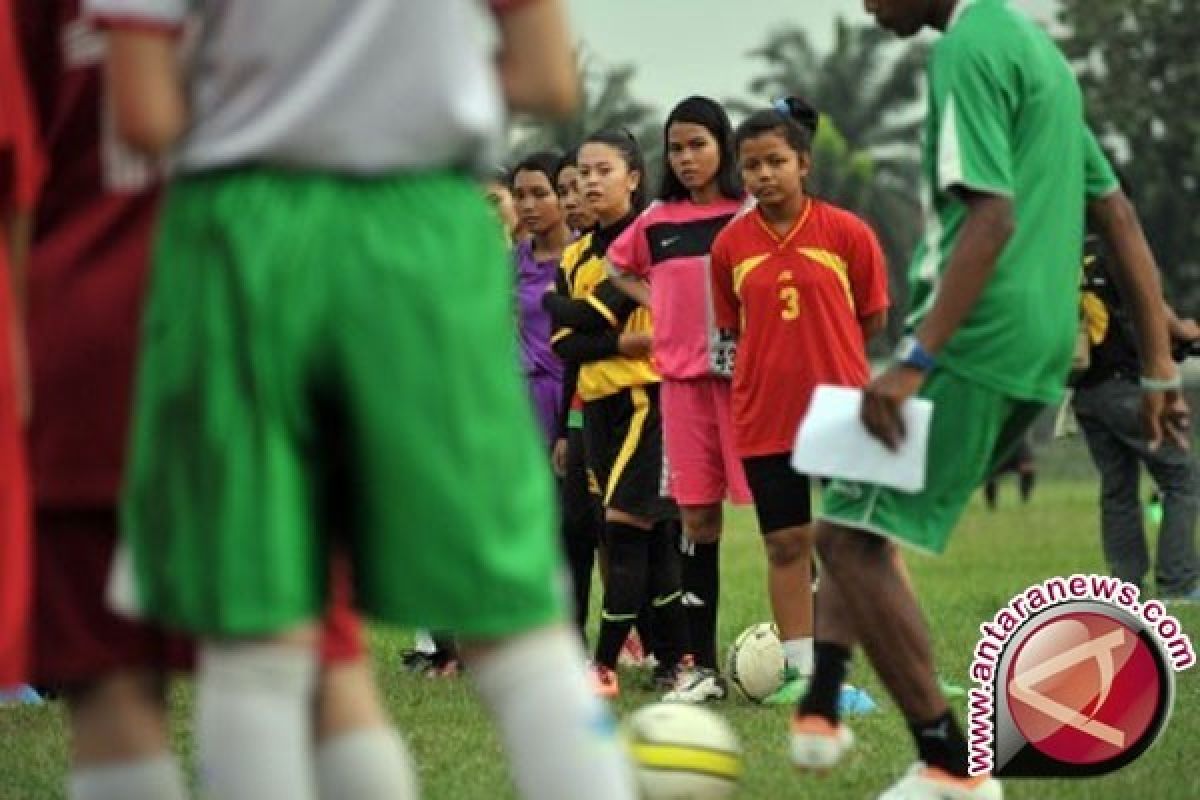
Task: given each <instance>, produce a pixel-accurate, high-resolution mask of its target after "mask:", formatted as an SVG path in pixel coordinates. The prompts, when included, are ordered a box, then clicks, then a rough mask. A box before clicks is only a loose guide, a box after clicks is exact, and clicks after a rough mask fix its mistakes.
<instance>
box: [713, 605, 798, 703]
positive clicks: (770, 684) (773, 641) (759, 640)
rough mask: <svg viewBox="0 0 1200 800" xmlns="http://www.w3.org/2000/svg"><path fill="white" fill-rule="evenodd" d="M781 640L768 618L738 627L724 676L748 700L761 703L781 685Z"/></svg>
mask: <svg viewBox="0 0 1200 800" xmlns="http://www.w3.org/2000/svg"><path fill="white" fill-rule="evenodd" d="M784 664H785V662H784V658H783V642H781V641H779V631H778V630H776V628H775V626H774V625H773V624H771V623H770V622H760V623H758V624H757V625H751V626H750V627H749V628H747V629H746V630H744V631H742V633H741V635H739V636H738V637H737V639H736V640H734V642H733V646H732V647H730V648H729V656H728V658H726V660H725V676H726V677H727V678H728V679H729V682H730V683H732V684H733V685H734V686H736V687H737V690H738V691H739V692H741V693H742V694H743V695H745V697H746V698H747V699H749V700H753V701H754V702H756V703H761V702H762V701H763V700H764V699H766V698H767V696H769V695H770V694H771V693H772V692H774V691H775V690H776V689H778V688H779V687H780V686H782V685H783V668H784Z"/></svg>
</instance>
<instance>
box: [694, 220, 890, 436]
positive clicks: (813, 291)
mask: <svg viewBox="0 0 1200 800" xmlns="http://www.w3.org/2000/svg"><path fill="white" fill-rule="evenodd" d="M712 282H713V293H712V294H713V311H714V313H715V315H716V323H717V327H718V328H722V329H727V330H732V331H736V332H737V333H738V350H737V358H736V361H735V365H734V372H733V397H732V406H733V424H734V437H735V440H736V442H737V449H738V454H739V455H741V456H742V457H749V456H762V455H772V454H778V453H788V452H791V449H792V445H793V444H794V441H795V437H796V429H797V428H798V427H799V425H800V420H801V419H803V418H804V414H805V412H806V411H807V410H808V403H809V400H810V399H811V397H812V393H813V389H815V388H816V387H817V386H818V385H819V384H834V385H838V386H863V385H865V384H866V383H867V380H868V379H869V378H870V366H869V365H868V363H867V355H866V347H865V344H864V342H863V334H862V327H861V322H862V321H863V320H865V319H866V318H867V317H870V316H872V315H874V314H877V313H879V312H880V311H883V310H884V309H886V308H887V307H888V305H889V300H888V289H887V265H886V263H885V260H884V257H883V251H882V249H881V248H880V246H879V240H878V239H877V238H876V237H875V234H874V232H872V230H871V229H870V227H868V225H867V224H866V223H865V222H863V221H862V220H861V219H859V218H858V217H856V216H855V215H853V214H851V213H850V212H848V211H844V210H842V209H840V208H837V207H836V206H832V205H829V204H828V203H823V202H821V201H819V200H810V201H809V203H808V205H807V206H806V208H805V210H804V211H803V212H802V213H801V215H800V218H799V219H798V220H797V221H796V224H795V225H794V226H793V228H792V230H791V231H790V232H789V233H788V234H787V236H782V237H781V236H779V235H778V234H777V233H775V231H773V230H772V229H771V227H770V226H769V225H768V224H767V221H766V220H765V219H764V218H763V216H762V214H761V213H760V212H759V210H758V209H757V208H755V209H752V210H750V211H747V212H746V213H744V214H742V215H741V216H739V217H738V218H737V219H735V220H733V221H732V222H730V223H729V225H728V226H727V227H726V228H725V230H723V231H722V232H721V233H720V234H719V235H718V236H717V239H716V241H715V242H714V243H713V250H712Z"/></svg>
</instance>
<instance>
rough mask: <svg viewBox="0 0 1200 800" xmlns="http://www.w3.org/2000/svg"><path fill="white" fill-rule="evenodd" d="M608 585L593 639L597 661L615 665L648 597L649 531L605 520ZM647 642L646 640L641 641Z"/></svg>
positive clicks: (650, 536)
mask: <svg viewBox="0 0 1200 800" xmlns="http://www.w3.org/2000/svg"><path fill="white" fill-rule="evenodd" d="M605 538H606V541H607V543H608V584H607V585H606V586H605V587H604V610H603V612H602V613H601V615H600V635H599V637H598V638H597V641H596V663H598V664H602V665H604V666H606V667H609V668H610V669H612V668H615V667H616V666H617V656H618V655H619V654H620V652H621V645H623V644H625V639H626V637H628V636H629V631H630V629H631V628H632V627H633V623H634V621H636V620H637V618H638V612H639V611H640V610H641V608H642V605H643V603H646V600H647V594H648V592H647V586H648V583H647V581H648V578H649V566H650V543H651V538H652V533H651V532H650V531H645V530H642V529H641V528H637V527H634V526H633V525H626V524H625V523H623V522H607V523H605ZM643 644H646V642H643Z"/></svg>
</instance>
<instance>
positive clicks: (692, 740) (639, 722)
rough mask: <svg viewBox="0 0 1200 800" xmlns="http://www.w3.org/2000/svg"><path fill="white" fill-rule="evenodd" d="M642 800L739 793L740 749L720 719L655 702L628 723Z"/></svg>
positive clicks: (702, 799)
mask: <svg viewBox="0 0 1200 800" xmlns="http://www.w3.org/2000/svg"><path fill="white" fill-rule="evenodd" d="M625 732H626V738H627V740H628V742H629V749H630V752H631V753H632V755H633V761H634V765H635V766H636V768H637V780H638V788H639V789H640V790H641V794H642V797H643V798H644V800H725V798H728V797H732V796H733V794H734V792H735V791H737V784H738V779H739V778H740V777H741V774H742V747H741V745H740V744H739V743H738V739H737V735H736V734H735V733H734V732H733V728H731V727H729V723H727V722H726V721H725V720H724V719H723V718H722V717H721V716H720V715H719V714H717V713H715V712H713V711H709V710H708V709H705V708H701V707H699V706H691V705H686V704H684V703H655V704H653V705H649V706H645V707H644V708H641V709H639V710H638V711H636V712H634V714H633V715H632V716H631V717H630V718H629V720H628V721H627V722H626V724H625Z"/></svg>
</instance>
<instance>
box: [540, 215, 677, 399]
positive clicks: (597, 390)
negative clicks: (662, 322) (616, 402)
mask: <svg viewBox="0 0 1200 800" xmlns="http://www.w3.org/2000/svg"><path fill="white" fill-rule="evenodd" d="M629 220H632V216H631V217H630V218H629ZM623 222H624V223H625V224H622V223H617V224H616V225H613V226H611V227H610V228H608V229H606V230H603V231H594V232H591V233H588V234H585V235H584V236H582V237H580V238H579V239H578V240H577V241H576V242H574V243H573V244H571V245H570V246H569V247H568V248H567V249H566V250H565V251H563V255H562V260H561V262H560V265H559V274H558V294H557V296H549V297H547V302H546V306H547V309H548V310H549V311H550V315H551V317H552V318H553V319H554V321H555V325H556V330H555V333H554V335H553V337H552V338H551V343H552V344H553V346H554V350H555V352H557V353H558V354H559V356H560V357H561V358H563V360H564V361H567V362H574V363H577V364H578V365H579V378H578V383H577V390H578V392H579V396H580V397H581V398H583V400H584V402H587V401H589V400H598V399H600V398H602V397H608V396H609V395H612V394H615V393H617V392H619V391H621V390H622V389H628V388H631V387H634V386H645V385H646V384H650V383H658V381H659V380H660V378H659V375H658V372H657V371H655V369H654V366H653V364H652V363H651V360H650V359H649V358H626V357H625V356H622V355H620V354H619V353H618V351H617V340H618V337H619V336H620V334H621V333H626V332H635V333H650V332H651V330H652V324H651V320H650V311H649V309H646V308H643V307H642V306H640V305H639V304H638V303H637V302H636V301H634V300H633V299H631V298H630V297H628V296H627V295H625V294H624V293H623V292H621V291H620V290H619V289H617V288H616V287H615V286H613V285H612V283H611V282H610V281H609V280H608V272H607V266H606V262H605V260H604V253H605V251H606V250H607V249H608V245H609V244H611V242H612V241H613V239H615V238H616V236H617V235H618V234H619V233H620V231H621V230H623V229H624V227H625V225H626V224H628V222H627V221H623Z"/></svg>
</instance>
